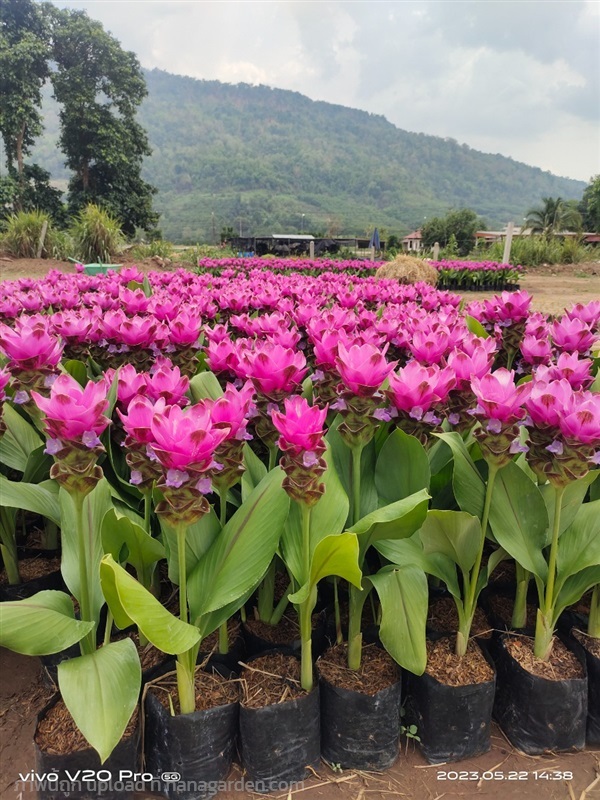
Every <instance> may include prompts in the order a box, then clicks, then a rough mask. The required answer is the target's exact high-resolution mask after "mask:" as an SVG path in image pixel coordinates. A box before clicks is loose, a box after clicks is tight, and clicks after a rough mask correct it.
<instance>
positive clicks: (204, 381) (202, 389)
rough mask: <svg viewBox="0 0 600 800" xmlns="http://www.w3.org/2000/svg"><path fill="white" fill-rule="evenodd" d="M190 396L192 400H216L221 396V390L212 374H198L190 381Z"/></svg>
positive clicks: (195, 401)
mask: <svg viewBox="0 0 600 800" xmlns="http://www.w3.org/2000/svg"><path fill="white" fill-rule="evenodd" d="M190 394H191V395H192V400H193V402H194V403H197V402H198V401H199V400H218V399H219V397H222V396H223V389H221V384H220V383H219V381H218V380H217V376H216V375H215V374H214V373H213V372H199V373H198V375H194V377H193V378H192V379H191V381H190Z"/></svg>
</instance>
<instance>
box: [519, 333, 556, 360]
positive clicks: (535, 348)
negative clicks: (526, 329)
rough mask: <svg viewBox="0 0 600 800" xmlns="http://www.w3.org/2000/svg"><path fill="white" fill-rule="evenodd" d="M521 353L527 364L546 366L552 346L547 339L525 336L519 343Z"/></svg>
mask: <svg viewBox="0 0 600 800" xmlns="http://www.w3.org/2000/svg"><path fill="white" fill-rule="evenodd" d="M521 353H522V355H523V360H524V361H525V362H526V363H527V364H532V365H535V364H547V363H548V362H549V361H550V356H551V355H552V345H551V344H550V342H549V341H548V339H538V338H537V337H536V336H525V337H524V339H523V341H522V342H521Z"/></svg>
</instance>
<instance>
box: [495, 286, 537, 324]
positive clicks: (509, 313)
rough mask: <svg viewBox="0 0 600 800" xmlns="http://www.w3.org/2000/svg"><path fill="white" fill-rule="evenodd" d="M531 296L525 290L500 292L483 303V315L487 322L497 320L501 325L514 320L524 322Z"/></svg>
mask: <svg viewBox="0 0 600 800" xmlns="http://www.w3.org/2000/svg"><path fill="white" fill-rule="evenodd" d="M532 299H533V298H532V297H531V295H530V294H528V293H527V292H525V291H523V290H521V291H519V292H502V294H500V295H496V296H495V297H494V298H492V299H491V300H486V301H484V303H483V309H484V311H483V313H484V317H485V318H486V319H487V320H488V321H489V322H498V323H499V324H500V325H501V326H502V327H504V326H506V325H510V324H512V323H515V322H524V321H525V320H526V319H527V317H528V315H529V307H530V306H531V301H532Z"/></svg>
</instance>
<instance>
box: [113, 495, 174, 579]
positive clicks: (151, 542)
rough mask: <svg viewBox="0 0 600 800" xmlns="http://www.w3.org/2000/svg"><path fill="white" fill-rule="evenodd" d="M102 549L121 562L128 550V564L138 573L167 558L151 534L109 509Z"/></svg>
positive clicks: (160, 545) (162, 548) (163, 549)
mask: <svg viewBox="0 0 600 800" xmlns="http://www.w3.org/2000/svg"><path fill="white" fill-rule="evenodd" d="M101 536H102V548H103V550H104V552H105V553H110V554H111V555H112V557H113V558H114V559H115V560H116V561H118V562H121V561H122V559H121V554H122V552H123V547H124V546H125V547H126V548H127V558H126V562H127V563H128V564H132V565H133V566H134V567H135V570H136V572H137V573H138V578H139V575H140V573H141V572H143V571H144V569H145V568H146V567H149V566H151V565H152V564H154V563H156V562H157V561H159V560H160V559H161V558H164V557H165V548H164V547H163V546H162V544H161V543H160V542H159V541H158V539H154V538H153V537H152V536H150V534H148V533H146V531H145V530H144V529H143V528H142V527H141V526H140V525H137V524H136V523H135V522H132V521H131V520H130V519H129V518H128V517H126V516H120V515H117V512H116V511H115V509H114V508H111V509H109V510H108V511H107V512H106V514H105V515H104V519H103V520H102V532H101Z"/></svg>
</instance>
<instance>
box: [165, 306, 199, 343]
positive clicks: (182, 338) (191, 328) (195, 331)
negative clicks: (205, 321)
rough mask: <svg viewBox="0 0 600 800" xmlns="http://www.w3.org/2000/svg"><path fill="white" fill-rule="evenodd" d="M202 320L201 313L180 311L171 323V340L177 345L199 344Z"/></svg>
mask: <svg viewBox="0 0 600 800" xmlns="http://www.w3.org/2000/svg"><path fill="white" fill-rule="evenodd" d="M201 327H202V320H201V318H200V316H199V315H196V314H190V313H189V312H188V311H185V310H183V311H180V312H179V313H178V314H177V316H176V317H175V319H173V320H172V321H171V322H170V325H169V340H170V342H171V344H174V345H175V346H176V347H193V346H195V345H197V344H198V340H199V338H200V330H201Z"/></svg>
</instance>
